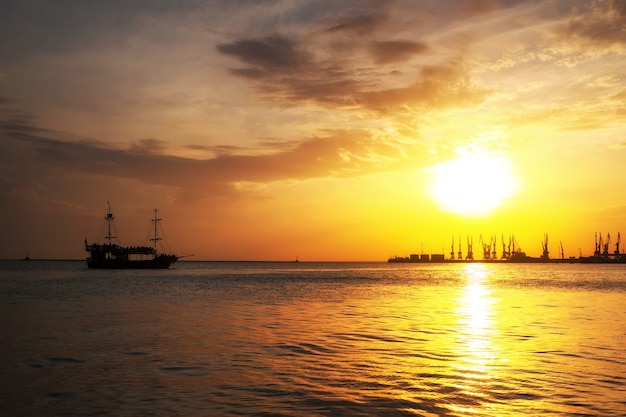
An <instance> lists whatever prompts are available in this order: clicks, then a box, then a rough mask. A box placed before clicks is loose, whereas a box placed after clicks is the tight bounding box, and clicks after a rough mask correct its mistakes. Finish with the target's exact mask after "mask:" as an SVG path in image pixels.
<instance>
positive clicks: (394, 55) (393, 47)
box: [369, 40, 429, 64]
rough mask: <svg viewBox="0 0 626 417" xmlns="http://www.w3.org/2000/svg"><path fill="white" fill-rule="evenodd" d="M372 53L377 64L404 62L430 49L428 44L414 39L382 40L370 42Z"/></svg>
mask: <svg viewBox="0 0 626 417" xmlns="http://www.w3.org/2000/svg"><path fill="white" fill-rule="evenodd" d="M369 49H370V53H371V54H372V58H373V60H374V62H375V63H377V64H389V63H392V62H402V61H406V60H407V59H410V58H412V57H413V56H415V55H418V54H422V53H424V52H426V51H428V49H429V48H428V46H427V45H426V44H424V43H422V42H414V41H402V40H395V41H382V42H372V43H370V47H369Z"/></svg>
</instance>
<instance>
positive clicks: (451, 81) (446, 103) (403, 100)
mask: <svg viewBox="0 0 626 417" xmlns="http://www.w3.org/2000/svg"><path fill="white" fill-rule="evenodd" d="M355 42H356V43H355V48H358V47H360V46H361V45H362V46H363V48H364V50H366V51H368V52H369V54H370V55H371V57H372V59H373V61H374V62H375V63H376V64H381V63H385V64H390V63H399V62H402V61H405V60H408V59H410V58H411V57H413V56H415V55H418V54H423V53H425V52H426V51H428V50H429V47H428V46H427V45H426V44H424V43H421V42H417V41H405V40H393V41H374V42H365V43H363V41H355ZM217 49H218V51H220V52H221V53H223V54H226V55H230V56H234V57H236V58H238V59H239V60H240V61H242V62H243V63H245V64H248V65H249V66H248V67H245V68H237V69H233V70H231V71H232V72H233V74H235V75H239V76H243V77H245V78H247V79H252V80H254V81H255V82H256V84H255V88H256V89H257V91H258V92H260V93H262V94H264V95H265V96H266V98H268V99H270V100H274V101H284V102H287V103H289V102H313V103H316V104H318V105H320V106H323V107H330V108H341V109H349V108H352V109H354V110H358V109H365V110H374V111H377V112H379V113H389V112H390V111H391V110H393V109H398V108H399V107H405V106H412V105H415V106H420V107H421V108H422V109H423V108H424V106H428V105H432V106H434V107H436V108H441V107H450V106H464V105H472V104H476V103H477V102H480V101H481V100H483V99H484V97H485V96H486V95H487V91H485V90H475V89H474V87H473V86H472V85H471V83H470V80H469V75H468V74H467V73H463V72H462V70H463V66H462V65H460V64H459V63H457V62H453V63H450V64H447V65H446V64H444V65H439V66H423V67H422V69H421V71H419V72H418V73H417V76H416V78H417V79H416V81H415V82H414V83H413V84H411V85H408V86H406V87H399V88H393V89H389V88H384V86H385V85H386V84H388V82H389V80H388V77H390V76H391V77H393V72H392V75H390V74H389V72H387V73H382V72H381V70H379V69H378V68H376V67H374V66H370V67H359V63H358V62H356V61H351V60H350V57H349V55H347V56H339V57H338V56H335V55H328V54H327V55H319V56H317V57H315V55H314V54H310V53H307V52H305V51H304V50H303V43H302V42H298V41H296V40H289V39H287V38H285V37H282V36H280V35H272V36H270V37H263V38H259V39H241V40H237V41H235V42H232V43H229V44H221V45H218V46H217ZM412 68H415V67H412ZM417 68H419V67H417Z"/></svg>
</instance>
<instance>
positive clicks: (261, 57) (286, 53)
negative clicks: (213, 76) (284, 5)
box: [217, 35, 310, 78]
mask: <svg viewBox="0 0 626 417" xmlns="http://www.w3.org/2000/svg"><path fill="white" fill-rule="evenodd" d="M217 50H218V51H220V52H221V53H223V54H226V55H231V56H234V57H236V58H238V59H239V60H241V61H242V62H244V63H246V64H248V65H250V66H249V67H248V68H243V69H240V68H239V69H233V70H232V71H233V73H235V74H238V75H242V76H245V77H249V78H260V77H263V76H273V75H274V74H276V73H290V72H294V71H297V70H298V69H300V68H303V67H305V66H306V65H307V64H309V62H310V58H309V56H308V54H307V53H306V52H304V51H303V50H301V49H300V48H299V46H298V44H297V42H295V41H293V40H291V39H288V38H286V37H284V36H280V35H271V36H266V37H263V38H260V39H240V40H237V41H235V42H233V43H230V44H221V45H218V46H217Z"/></svg>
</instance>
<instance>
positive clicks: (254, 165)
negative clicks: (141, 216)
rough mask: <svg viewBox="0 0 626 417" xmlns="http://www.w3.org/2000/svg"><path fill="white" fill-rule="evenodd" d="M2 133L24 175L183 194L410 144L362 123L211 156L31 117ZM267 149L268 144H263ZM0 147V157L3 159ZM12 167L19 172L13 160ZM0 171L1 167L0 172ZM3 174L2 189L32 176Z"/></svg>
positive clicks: (397, 156) (411, 149)
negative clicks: (29, 154)
mask: <svg viewBox="0 0 626 417" xmlns="http://www.w3.org/2000/svg"><path fill="white" fill-rule="evenodd" d="M0 128H1V129H2V133H3V135H4V136H5V138H9V139H11V140H12V142H15V143H18V144H20V146H24V145H27V146H28V147H29V148H30V149H31V150H32V151H34V154H35V155H36V158H37V163H36V164H34V165H32V166H33V168H32V170H31V171H30V172H29V175H30V176H32V177H33V178H39V179H43V178H45V177H46V176H48V175H49V171H48V170H49V169H51V168H54V169H55V170H58V171H60V172H63V173H67V174H72V175H76V174H79V175H80V176H81V177H84V176H88V177H91V178H94V183H96V182H97V180H96V178H98V177H100V178H102V179H105V178H119V179H125V180H133V181H140V182H143V183H145V184H149V185H159V186H168V187H176V188H178V189H180V190H182V192H183V193H186V195H188V196H190V195H195V196H197V197H203V196H204V197H206V196H207V195H212V196H217V195H225V194H228V195H232V194H233V193H234V192H236V190H237V186H236V184H237V183H242V182H247V183H270V182H275V181H286V180H306V179H311V178H322V177H329V176H359V175H365V174H369V173H372V172H377V171H384V170H389V169H397V167H398V161H400V160H402V159H403V158H405V157H406V153H407V152H408V153H409V154H413V153H415V152H418V149H419V148H418V147H415V146H416V145H406V144H401V143H399V142H397V141H394V140H393V139H391V138H389V137H383V138H381V137H377V136H375V135H373V134H372V133H371V132H369V131H365V130H353V131H348V130H328V131H325V132H322V134H320V135H317V136H311V137H309V138H305V139H303V140H301V141H299V142H295V141H291V142H275V141H274V142H271V143H267V142H263V143H261V144H260V146H261V147H262V148H266V149H265V150H264V151H263V152H260V153H255V154H243V153H241V152H242V149H241V148H239V147H227V146H226V147H224V146H222V147H219V152H217V155H216V156H215V157H214V158H210V159H203V160H198V159H192V158H184V157H178V156H172V155H168V154H167V149H168V143H166V142H164V141H161V140H155V139H144V140H140V141H138V142H136V143H133V144H130V145H129V146H127V147H126V148H124V149H120V148H114V147H112V146H110V145H106V144H104V143H102V142H97V141H92V140H85V139H83V140H80V141H68V140H64V137H65V136H66V135H65V134H63V132H55V131H52V130H46V129H41V128H38V127H37V126H36V125H35V124H34V122H33V121H32V120H23V121H13V122H3V123H1V124H0ZM268 147H269V148H270V149H272V148H273V149H274V151H268V150H267V148H268ZM10 158H11V156H10V155H5V157H4V158H3V159H4V160H5V165H6V164H7V163H8V164H10ZM15 168H16V169H15V171H14V172H20V171H21V169H20V167H15ZM0 174H1V173H0ZM15 178H16V177H10V176H9V175H8V173H5V174H3V177H2V183H3V186H2V187H1V188H2V189H3V190H4V192H5V193H8V192H9V190H12V191H11V192H14V191H15V190H18V189H22V190H23V189H25V188H24V187H25V186H26V185H29V188H32V186H31V185H32V184H30V183H28V182H25V181H22V182H18V181H17V180H15Z"/></svg>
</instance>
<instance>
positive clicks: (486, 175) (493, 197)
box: [430, 151, 518, 217]
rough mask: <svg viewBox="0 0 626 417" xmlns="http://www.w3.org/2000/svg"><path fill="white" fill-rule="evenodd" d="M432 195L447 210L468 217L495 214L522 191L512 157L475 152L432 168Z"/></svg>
mask: <svg viewBox="0 0 626 417" xmlns="http://www.w3.org/2000/svg"><path fill="white" fill-rule="evenodd" d="M431 171H432V172H433V174H434V176H433V181H432V185H431V189H430V191H431V195H432V197H433V198H434V200H435V201H436V202H437V204H439V206H440V207H441V209H442V210H443V211H446V212H451V213H456V214H459V215H462V216H467V217H483V216H487V215H489V214H491V213H492V212H493V211H494V210H495V209H496V208H498V207H499V206H501V205H502V203H503V202H504V200H506V199H507V198H508V197H511V196H512V195H514V194H515V193H516V192H517V190H518V185H517V181H516V178H515V175H514V173H513V168H512V164H511V162H510V160H509V159H508V158H507V157H506V156H505V155H502V154H496V153H487V152H480V151H473V152H471V153H464V154H462V155H461V156H460V157H458V158H457V159H453V160H451V161H447V162H442V163H440V164H437V165H435V166H433V167H432V168H431Z"/></svg>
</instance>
